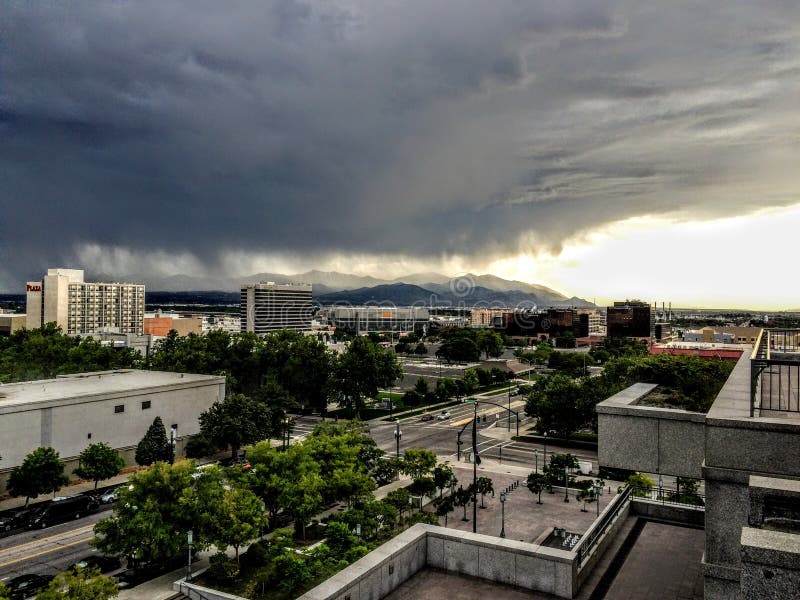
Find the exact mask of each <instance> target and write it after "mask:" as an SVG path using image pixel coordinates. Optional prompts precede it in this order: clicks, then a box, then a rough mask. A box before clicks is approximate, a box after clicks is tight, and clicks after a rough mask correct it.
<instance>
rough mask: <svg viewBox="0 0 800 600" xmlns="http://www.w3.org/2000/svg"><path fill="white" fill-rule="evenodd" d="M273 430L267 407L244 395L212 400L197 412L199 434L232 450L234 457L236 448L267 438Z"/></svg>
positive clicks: (217, 444)
mask: <svg viewBox="0 0 800 600" xmlns="http://www.w3.org/2000/svg"><path fill="white" fill-rule="evenodd" d="M271 431H272V415H271V413H270V411H269V409H268V408H267V406H266V405H265V404H263V403H261V402H257V401H255V400H251V399H250V398H248V397H247V396H245V395H244V394H234V395H233V396H228V397H227V398H225V399H224V400H223V401H222V402H214V404H212V405H211V407H210V408H209V409H208V410H206V411H204V412H203V413H201V414H200V433H201V435H203V436H205V437H206V438H208V439H209V440H210V441H211V443H212V444H214V445H215V446H217V447H219V448H227V447H230V449H231V456H232V457H233V458H236V456H237V455H238V454H239V449H240V448H241V447H242V446H244V445H246V444H253V443H255V442H259V441H261V440H263V439H266V438H268V437H269V436H270V433H271Z"/></svg>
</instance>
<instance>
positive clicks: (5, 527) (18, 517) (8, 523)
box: [0, 508, 33, 531]
mask: <svg viewBox="0 0 800 600" xmlns="http://www.w3.org/2000/svg"><path fill="white" fill-rule="evenodd" d="M32 512H33V511H32V510H30V509H27V508H20V509H19V510H13V511H11V512H7V513H6V514H4V515H2V516H0V531H11V530H12V529H20V528H22V527H25V525H27V524H28V519H29V518H30V516H31V513H32Z"/></svg>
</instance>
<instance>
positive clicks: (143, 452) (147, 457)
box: [134, 417, 173, 466]
mask: <svg viewBox="0 0 800 600" xmlns="http://www.w3.org/2000/svg"><path fill="white" fill-rule="evenodd" d="M134 457H135V460H136V463H137V464H139V465H143V466H144V465H152V464H153V463H154V462H158V461H164V462H172V458H173V449H172V444H170V442H169V439H167V430H166V428H165V427H164V422H163V421H162V420H161V417H156V418H155V419H153V423H152V424H151V425H150V427H149V428H148V429H147V431H146V432H145V434H144V437H143V438H142V439H141V441H140V442H139V444H138V445H137V446H136V454H135V455H134Z"/></svg>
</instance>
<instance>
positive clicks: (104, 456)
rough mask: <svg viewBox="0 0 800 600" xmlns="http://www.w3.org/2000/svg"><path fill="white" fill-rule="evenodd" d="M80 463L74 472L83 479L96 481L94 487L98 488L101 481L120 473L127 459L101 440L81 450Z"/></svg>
mask: <svg viewBox="0 0 800 600" xmlns="http://www.w3.org/2000/svg"><path fill="white" fill-rule="evenodd" d="M78 464H79V465H80V466H79V467H78V468H77V469H75V471H74V473H75V474H76V475H77V476H78V477H80V478H82V479H89V480H90V481H94V489H97V483H98V482H99V481H102V480H104V479H111V478H112V477H115V476H116V475H119V472H120V471H121V470H122V467H124V466H125V460H124V459H123V458H122V457H121V456H120V455H119V453H118V452H117V451H116V450H114V449H113V448H111V447H110V446H109V445H108V444H106V443H104V442H100V443H98V444H89V445H88V446H87V447H86V448H85V449H84V450H83V452H81V454H80V456H79V458H78Z"/></svg>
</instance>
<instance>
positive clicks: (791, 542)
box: [741, 527, 800, 600]
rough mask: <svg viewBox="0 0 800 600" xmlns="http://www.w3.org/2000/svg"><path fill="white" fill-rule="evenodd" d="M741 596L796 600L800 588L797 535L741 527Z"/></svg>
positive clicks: (799, 538)
mask: <svg viewBox="0 0 800 600" xmlns="http://www.w3.org/2000/svg"><path fill="white" fill-rule="evenodd" d="M741 543H742V576H741V597H742V598H747V599H753V600H755V599H759V600H760V599H762V598H763V599H765V600H766V599H769V600H789V599H795V598H797V595H798V590H800V535H797V534H792V533H785V532H782V531H769V530H766V529H753V528H750V527H745V528H743V529H742V537H741Z"/></svg>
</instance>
